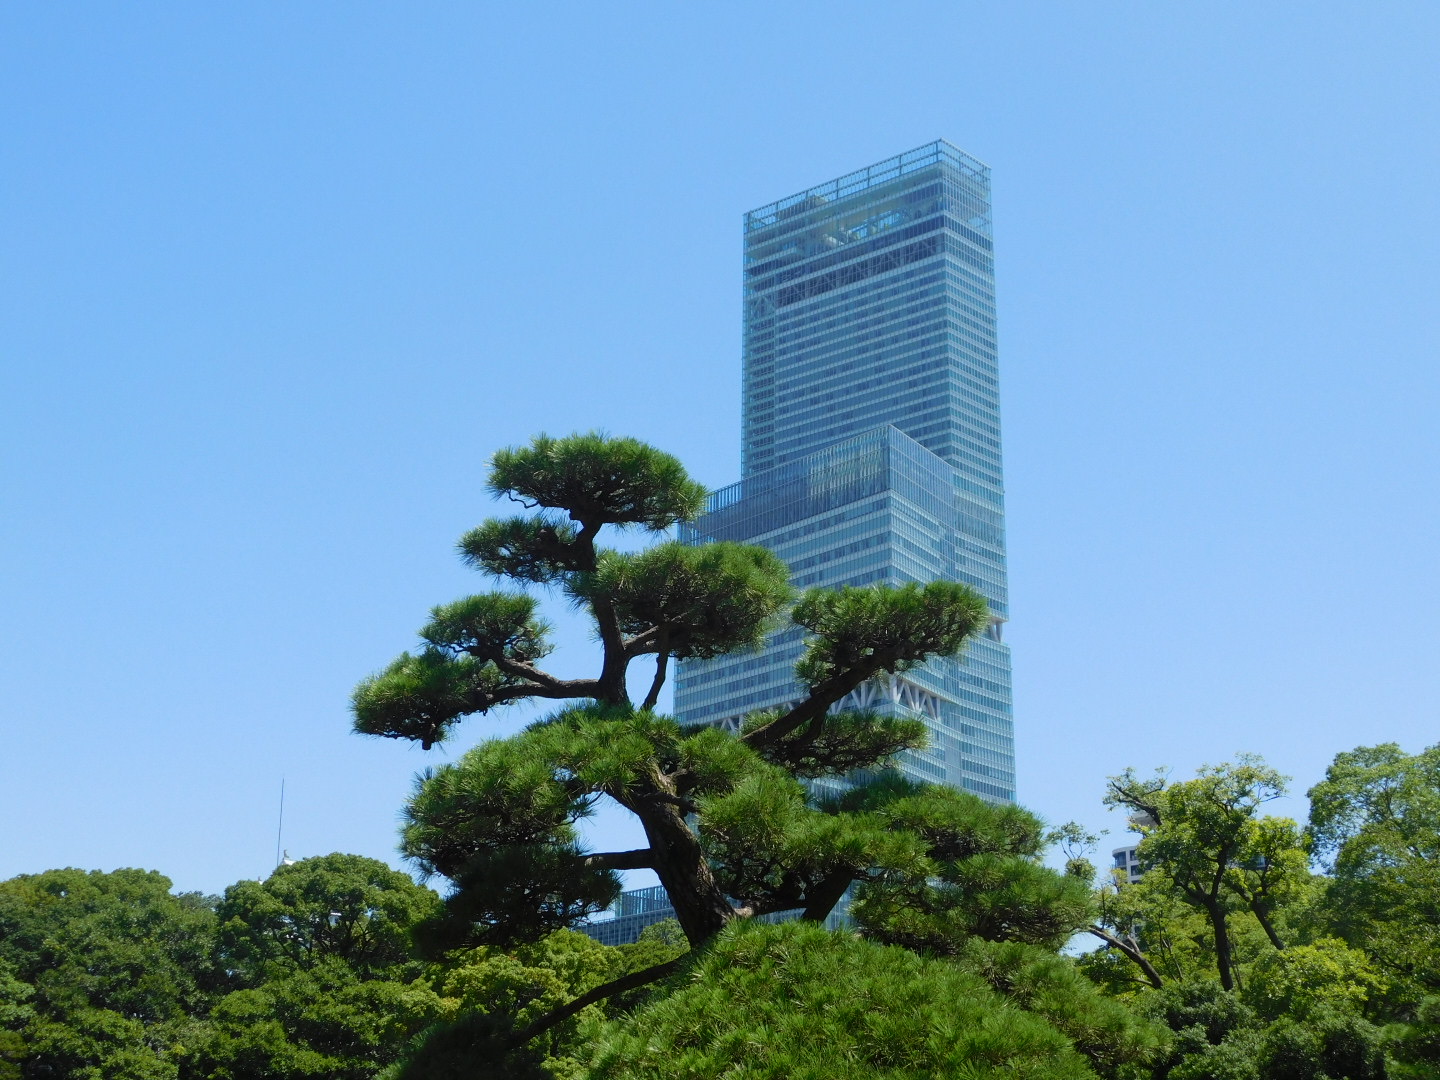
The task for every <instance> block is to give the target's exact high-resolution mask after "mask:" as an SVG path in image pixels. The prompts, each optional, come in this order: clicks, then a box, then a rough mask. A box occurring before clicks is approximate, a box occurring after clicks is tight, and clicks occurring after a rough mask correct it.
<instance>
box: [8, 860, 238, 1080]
mask: <svg viewBox="0 0 1440 1080" xmlns="http://www.w3.org/2000/svg"><path fill="white" fill-rule="evenodd" d="M212 907H213V900H210V899H208V898H206V897H202V896H198V895H196V894H185V895H181V896H176V895H174V894H172V893H171V891H170V881H169V879H168V878H166V877H164V876H162V875H160V874H157V873H154V872H150V871H144V870H116V871H114V872H113V873H102V872H100V871H91V872H86V871H83V870H73V869H72V870H49V871H46V872H45V873H41V874H26V875H21V876H20V877H16V878H12V879H10V880H9V881H4V882H0V968H8V972H9V974H8V978H7V980H6V981H5V984H0V1025H3V1026H4V1027H5V1028H6V1029H7V1030H8V1032H9V1033H10V1034H9V1037H7V1039H6V1040H5V1041H4V1042H3V1043H0V1054H3V1057H0V1061H3V1062H4V1067H5V1068H8V1069H10V1070H11V1071H12V1072H13V1071H14V1068H13V1067H15V1066H17V1065H18V1067H19V1069H20V1073H21V1075H22V1076H24V1077H26V1078H27V1080H29V1078H35V1080H38V1078H41V1077H47V1078H48V1077H57V1078H59V1077H64V1078H67V1080H70V1078H74V1080H89V1078H92V1077H93V1078H96V1080H100V1078H105V1080H173V1078H175V1077H177V1076H178V1075H179V1074H180V1070H181V1069H182V1067H184V1065H185V1063H186V1062H187V1061H188V1060H189V1057H190V1055H191V1054H192V1053H193V1051H194V1047H195V1044H196V1041H197V1040H198V1039H199V1038H201V1032H200V1029H199V1026H198V1025H197V1022H196V1019H195V1018H196V1017H197V1016H198V1015H201V1014H203V1012H204V1011H205V1009H206V1008H207V1007H208V1005H209V1002H210V997H211V992H212V987H213V985H214V981H215V977H216V972H215V966H214V959H213V958H214V943H215V922H216V920H215V915H214V912H213V910H212ZM17 983H18V984H21V985H23V987H24V988H25V989H26V990H28V993H25V992H21V991H17V990H16V989H15V988H14V987H15V984H17ZM6 999H8V1002H7V1000H6Z"/></svg>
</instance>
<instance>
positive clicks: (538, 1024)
mask: <svg viewBox="0 0 1440 1080" xmlns="http://www.w3.org/2000/svg"><path fill="white" fill-rule="evenodd" d="M685 958H686V957H685V956H677V957H676V958H675V959H674V960H667V961H665V963H663V964H656V965H655V966H654V967H648V968H643V969H641V970H640V971H632V972H631V973H630V974H629V975H622V976H620V978H618V979H612V980H610V981H609V982H608V983H602V984H601V985H599V986H597V987H595V989H593V990H587V991H586V992H585V993H583V994H581V995H580V996H579V997H577V998H576V999H575V1000H574V1001H568V1002H566V1003H565V1004H564V1005H561V1006H560V1007H559V1008H558V1009H551V1010H550V1011H549V1012H548V1013H545V1015H543V1016H538V1017H536V1018H535V1019H534V1020H532V1021H530V1023H528V1024H526V1025H525V1026H524V1027H523V1028H521V1029H520V1030H519V1031H517V1032H515V1033H513V1034H512V1035H511V1036H510V1038H509V1039H508V1040H507V1041H508V1042H509V1044H510V1047H511V1048H512V1049H513V1048H514V1047H517V1046H523V1045H524V1044H525V1043H527V1042H529V1041H530V1040H531V1039H533V1038H535V1036H537V1035H543V1034H544V1033H545V1032H547V1031H549V1030H550V1029H551V1028H552V1027H554V1026H555V1025H556V1024H563V1023H564V1022H565V1021H566V1020H569V1019H570V1017H572V1016H574V1015H575V1014H576V1013H578V1012H579V1011H580V1010H581V1009H583V1008H585V1007H587V1006H589V1005H594V1004H595V1003H596V1002H597V1001H604V1000H605V999H606V998H610V997H614V996H615V995H616V994H623V993H624V992H625V991H626V990H634V989H636V988H638V987H641V986H649V985H650V984H651V983H653V982H659V981H660V980H661V979H663V978H665V976H667V975H669V974H670V973H671V972H673V971H674V970H675V969H676V968H678V967H679V966H680V963H681V961H682V960H684V959H685Z"/></svg>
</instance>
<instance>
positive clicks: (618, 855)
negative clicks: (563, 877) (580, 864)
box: [585, 848, 655, 870]
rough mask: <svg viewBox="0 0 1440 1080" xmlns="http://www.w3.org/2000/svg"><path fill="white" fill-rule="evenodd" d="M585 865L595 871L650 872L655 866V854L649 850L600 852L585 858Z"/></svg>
mask: <svg viewBox="0 0 1440 1080" xmlns="http://www.w3.org/2000/svg"><path fill="white" fill-rule="evenodd" d="M585 865H586V867H589V868H593V869H597V870H650V869H653V868H654V866H655V852H653V851H652V850H650V849H649V848H636V849H634V850H633V851H601V852H597V853H596V854H594V855H587V856H585Z"/></svg>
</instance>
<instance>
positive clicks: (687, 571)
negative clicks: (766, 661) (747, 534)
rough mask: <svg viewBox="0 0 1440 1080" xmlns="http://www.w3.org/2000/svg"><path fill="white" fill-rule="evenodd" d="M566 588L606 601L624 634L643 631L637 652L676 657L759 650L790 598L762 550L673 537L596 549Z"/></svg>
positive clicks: (784, 578)
mask: <svg viewBox="0 0 1440 1080" xmlns="http://www.w3.org/2000/svg"><path fill="white" fill-rule="evenodd" d="M572 592H573V594H574V595H575V596H576V597H577V598H580V599H584V600H586V601H589V602H592V603H593V602H594V600H595V599H596V598H600V597H603V598H604V599H605V600H607V601H608V602H609V603H610V604H611V605H612V606H613V608H614V610H615V613H616V616H617V618H618V619H619V623H620V629H621V630H622V631H623V632H624V633H626V634H630V635H634V636H636V637H637V638H639V636H640V635H644V634H647V633H649V635H650V639H651V640H650V641H649V642H647V644H646V646H645V651H647V652H666V653H669V654H670V655H671V656H675V657H679V658H682V659H684V658H688V657H698V658H702V659H708V658H710V657H714V656H720V655H722V654H724V653H728V652H734V651H736V650H737V649H755V648H759V646H760V645H761V643H762V642H763V641H764V639H765V634H766V632H767V631H768V630H770V629H772V628H773V627H774V625H775V622H776V617H777V616H778V615H779V614H780V612H781V611H782V610H783V609H784V608H785V606H786V605H787V604H788V603H789V602H790V599H791V588H790V583H789V581H788V571H787V570H786V568H785V564H784V563H783V562H781V561H780V559H779V557H777V556H776V555H775V554H774V553H772V552H770V551H767V550H766V549H765V548H762V547H755V546H753V545H749V544H732V543H714V544H706V545H704V546H703V547H690V546H688V545H686V544H681V543H678V542H674V541H672V542H670V543H665V544H657V545H656V546H655V547H652V548H650V549H649V550H647V551H642V552H639V553H636V554H628V553H627V554H622V553H620V552H616V551H607V552H603V553H602V554H601V556H600V559H599V564H598V566H597V568H596V570H595V572H594V573H593V574H587V575H584V576H583V577H581V578H578V579H577V581H576V582H575V584H574V586H573V588H572ZM652 646H653V647H652Z"/></svg>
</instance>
